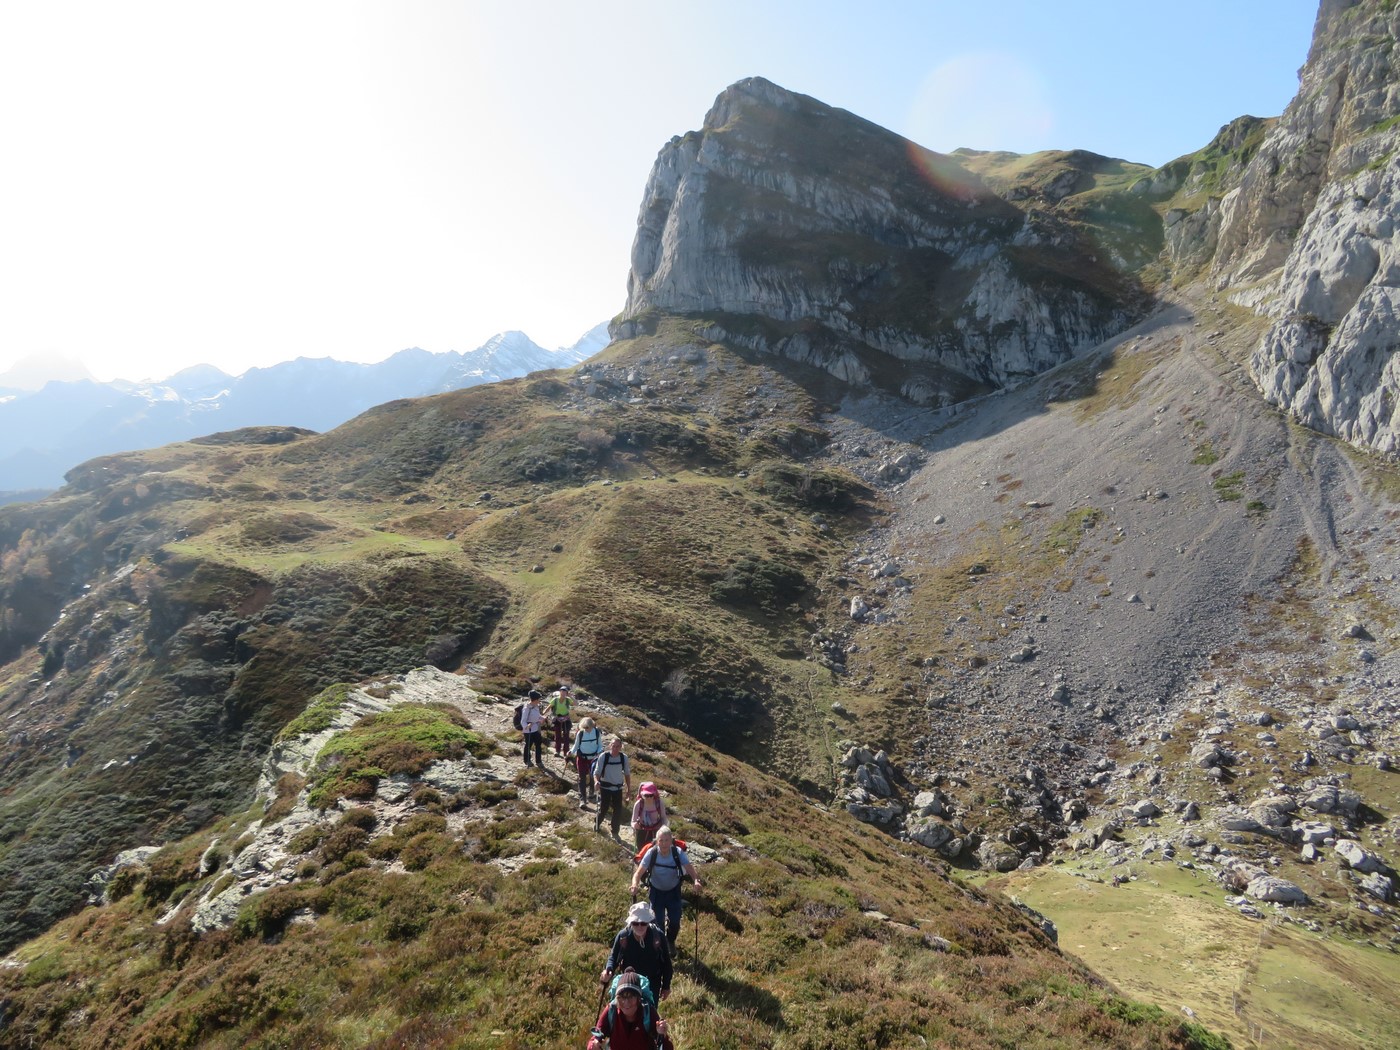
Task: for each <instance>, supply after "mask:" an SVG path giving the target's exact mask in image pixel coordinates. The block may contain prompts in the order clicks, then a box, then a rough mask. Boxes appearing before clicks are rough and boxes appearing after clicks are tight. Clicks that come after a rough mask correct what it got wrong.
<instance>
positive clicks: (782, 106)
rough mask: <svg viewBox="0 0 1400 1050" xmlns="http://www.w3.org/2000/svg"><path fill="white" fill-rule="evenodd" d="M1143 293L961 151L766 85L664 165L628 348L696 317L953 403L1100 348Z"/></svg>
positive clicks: (638, 246)
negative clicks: (657, 318)
mask: <svg viewBox="0 0 1400 1050" xmlns="http://www.w3.org/2000/svg"><path fill="white" fill-rule="evenodd" d="M1135 292H1136V289H1135V287H1134V286H1133V285H1132V284H1131V282H1129V281H1126V280H1124V278H1123V275H1122V274H1121V273H1119V272H1118V271H1117V270H1115V269H1114V268H1113V267H1112V266H1110V265H1109V264H1108V262H1107V260H1103V261H1101V260H1099V259H1098V258H1097V257H1095V256H1094V255H1093V254H1092V253H1091V252H1088V251H1086V250H1085V248H1084V245H1083V244H1082V243H1081V242H1080V240H1079V239H1078V237H1077V235H1076V233H1075V232H1074V231H1073V230H1072V229H1071V228H1070V227H1068V226H1067V225H1065V224H1063V223H1059V222H1058V221H1056V220H1055V218H1054V217H1053V216H1052V215H1051V214H1050V213H1049V212H1047V211H1044V210H1041V211H1034V212H1033V211H1032V210H1031V209H1029V208H1028V209H1026V210H1023V209H1022V208H1018V207H1017V206H1015V205H1013V204H1012V203H1010V202H1008V201H1007V200H1004V199H1002V197H1001V196H999V195H998V194H997V193H996V192H994V190H993V189H992V188H991V187H990V186H989V185H988V184H987V183H986V182H984V181H983V180H982V178H981V177H979V176H978V175H976V174H974V173H973V172H972V171H971V170H969V168H968V167H967V166H965V165H964V164H962V163H961V162H960V161H959V160H958V159H957V158H953V157H949V156H945V155H942V154H938V153H934V152H932V151H930V150H926V149H923V148H922V147H920V146H918V145H916V144H915V143H913V142H910V141H909V140H907V139H905V138H903V137H901V136H899V135H896V134H894V133H893V132H890V131H888V130H886V129H884V128H881V127H879V126H878V125H875V124H873V123H871V122H870V121H867V120H863V119H861V118H859V117H856V116H854V115H852V114H850V113H847V112H845V111H844V110H840V109H836V108H834V107H831V106H827V105H825V104H824V103H822V102H819V101H817V100H816V99H813V98H810V97H808V96H805V95H800V94H797V93H794V92H791V91H788V90H786V89H784V88H781V87H779V86H777V85H775V84H772V83H770V82H769V81H767V80H763V79H761V78H757V77H754V78H749V79H747V80H743V81H740V82H738V83H736V84H734V85H732V86H730V87H728V88H726V89H725V90H724V91H723V92H721V94H720V95H719V97H718V98H717V100H716V101H715V104H714V106H713V107H712V108H711V110H710V112H709V114H708V115H707V116H706V118H705V121H704V123H703V125H702V128H701V130H700V131H698V132H691V133H688V134H686V135H682V136H678V137H676V138H673V139H672V140H671V141H670V142H669V143H667V145H666V146H665V147H663V148H662V150H661V152H660V154H659V155H658V157H657V160H656V164H655V166H654V167H653V169H652V174H651V177H650V178H649V180H648V182H647V186H646V190H645V193H644V195H643V201H642V207H641V212H640V215H639V217H638V224H637V235H636V239H635V241H634V243H633V249H632V267H631V272H630V274H629V276H628V298H627V306H626V309H625V311H624V313H623V315H622V318H621V319H620V321H619V322H618V323H617V324H615V326H614V328H613V335H614V337H630V336H635V335H637V334H640V333H641V332H643V331H646V330H647V328H648V323H649V322H648V319H649V317H651V316H653V315H654V314H655V313H657V312H660V313H670V314H681V315H690V316H693V317H700V318H703V319H705V320H706V321H708V322H710V331H711V333H712V337H713V338H715V339H725V340H728V341H731V342H738V343H741V344H744V345H746V346H748V347H750V348H752V349H756V350H760V351H764V352H768V353H772V354H775V355H778V356H782V357H786V358H789V359H793V360H797V361H801V362H803V363H806V364H810V365H814V366H816V367H818V368H822V369H824V370H826V371H827V372H830V373H831V374H832V375H834V376H836V377H837V378H839V379H842V380H844V381H846V382H848V383H850V384H852V385H854V386H856V387H863V388H868V387H876V388H883V389H886V390H889V391H890V392H893V393H898V394H900V395H902V396H903V397H905V398H908V399H910V400H913V401H916V402H918V403H922V404H933V405H946V404H951V403H953V402H956V401H960V400H963V399H965V398H967V397H969V396H972V395H974V394H977V393H982V392H985V391H987V390H990V389H995V388H998V387H1002V386H1006V385H1008V384H1011V383H1014V382H1016V381H1018V380H1019V379H1021V378H1024V377H1025V376H1028V375H1031V374H1035V373H1037V372H1040V371H1043V370H1045V369H1046V368H1049V367H1052V366H1053V365H1055V364H1058V363H1059V362H1061V361H1063V360H1065V359H1066V358H1068V357H1069V356H1071V355H1072V354H1073V353H1075V351H1076V350H1078V349H1082V348H1084V347H1087V346H1090V345H1094V344H1096V343H1098V342H1100V341H1102V340H1103V339H1104V338H1106V337H1107V336H1108V335H1109V334H1111V333H1112V332H1114V331H1118V330H1120V329H1121V328H1122V327H1123V326H1124V325H1125V324H1126V323H1127V321H1128V320H1129V318H1130V317H1131V316H1133V313H1134V310H1135V309H1136V307H1135V303H1136V301H1137V299H1136V296H1135Z"/></svg>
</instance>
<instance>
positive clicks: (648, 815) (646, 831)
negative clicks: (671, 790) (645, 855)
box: [632, 780, 666, 849]
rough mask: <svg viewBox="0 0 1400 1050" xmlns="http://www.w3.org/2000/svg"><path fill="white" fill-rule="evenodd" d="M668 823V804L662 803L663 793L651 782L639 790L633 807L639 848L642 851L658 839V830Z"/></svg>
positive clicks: (634, 825)
mask: <svg viewBox="0 0 1400 1050" xmlns="http://www.w3.org/2000/svg"><path fill="white" fill-rule="evenodd" d="M665 823H666V803H664V802H662V801H661V792H660V791H658V790H657V789H656V785H655V784H653V783H652V782H651V781H650V780H648V781H646V783H644V784H643V785H642V786H641V787H640V788H638V789H637V801H636V804H634V805H633V806H632V831H633V833H634V834H635V835H636V836H637V848H638V849H641V848H642V847H643V846H645V845H646V844H647V843H648V842H650V841H651V840H652V839H654V838H656V832H657V830H658V829H659V828H660V827H661V826H662V825H663V824H665Z"/></svg>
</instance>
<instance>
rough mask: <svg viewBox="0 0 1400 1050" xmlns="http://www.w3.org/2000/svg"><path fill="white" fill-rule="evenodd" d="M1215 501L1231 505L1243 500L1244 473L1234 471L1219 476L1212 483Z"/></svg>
mask: <svg viewBox="0 0 1400 1050" xmlns="http://www.w3.org/2000/svg"><path fill="white" fill-rule="evenodd" d="M1211 487H1212V488H1214V489H1215V496H1216V499H1218V500H1220V501H1221V502H1222V503H1232V502H1235V501H1236V500H1240V499H1243V498H1244V471H1242V470H1234V471H1231V472H1230V473H1229V474H1221V475H1220V476H1219V477H1218V478H1216V479H1215V480H1214V481H1213V482H1212V483H1211Z"/></svg>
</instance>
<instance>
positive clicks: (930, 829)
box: [908, 817, 955, 849]
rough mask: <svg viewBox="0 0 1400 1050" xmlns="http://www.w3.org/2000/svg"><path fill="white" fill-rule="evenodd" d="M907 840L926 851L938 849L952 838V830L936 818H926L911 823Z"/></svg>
mask: <svg viewBox="0 0 1400 1050" xmlns="http://www.w3.org/2000/svg"><path fill="white" fill-rule="evenodd" d="M908 832H909V838H910V840H911V841H913V842H917V843H918V844H919V845H920V846H925V847H927V848H928V849H939V848H941V847H943V846H945V845H947V844H948V842H949V841H951V840H952V839H953V838H954V835H955V833H954V831H953V828H952V827H951V826H950V825H948V824H945V823H944V822H943V821H941V820H939V819H937V818H936V817H926V818H923V819H921V820H918V821H916V822H914V823H912V824H911V825H910V826H909V828H908Z"/></svg>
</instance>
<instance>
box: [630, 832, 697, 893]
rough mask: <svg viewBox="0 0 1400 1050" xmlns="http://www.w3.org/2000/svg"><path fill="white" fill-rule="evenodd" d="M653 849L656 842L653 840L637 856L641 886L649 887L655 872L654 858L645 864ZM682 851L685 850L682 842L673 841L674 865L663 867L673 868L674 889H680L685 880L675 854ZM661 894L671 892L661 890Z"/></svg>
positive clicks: (679, 861)
mask: <svg viewBox="0 0 1400 1050" xmlns="http://www.w3.org/2000/svg"><path fill="white" fill-rule="evenodd" d="M655 848H656V842H655V840H653V841H651V842H648V843H647V844H646V845H645V846H643V847H642V849H641V851H640V852H639V853H638V854H637V863H638V864H641V865H642V879H641V882H642V885H643V886H650V885H651V876H652V872H653V871H655V870H656V859H655V857H653V859H652V861H651V863H650V864H648V863H647V855H648V854H650V853H651V852H652V850H653V849H655ZM683 849H685V843H684V842H682V841H681V840H680V839H675V840H674V841H673V842H672V843H671V857H672V859H674V860H675V862H676V863H675V864H666V865H663V866H664V867H667V868H675V869H676V885H675V887H674V888H675V889H680V888H681V884H682V883H683V882H685V878H686V875H685V868H684V867H682V866H681V858H680V857H679V855H678V854H677V852H676V851H677V850H683ZM657 856H659V854H657ZM661 892H663V893H670V892H671V891H670V890H663V891H661Z"/></svg>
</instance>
